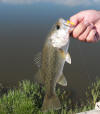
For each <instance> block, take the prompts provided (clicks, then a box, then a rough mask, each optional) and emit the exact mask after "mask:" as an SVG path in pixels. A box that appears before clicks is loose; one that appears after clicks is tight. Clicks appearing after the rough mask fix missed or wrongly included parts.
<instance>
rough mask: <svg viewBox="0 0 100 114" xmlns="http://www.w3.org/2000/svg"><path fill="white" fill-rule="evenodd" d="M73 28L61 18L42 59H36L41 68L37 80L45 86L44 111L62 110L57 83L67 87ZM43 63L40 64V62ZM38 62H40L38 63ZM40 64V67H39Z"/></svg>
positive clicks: (50, 35)
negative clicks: (65, 67)
mask: <svg viewBox="0 0 100 114" xmlns="http://www.w3.org/2000/svg"><path fill="white" fill-rule="evenodd" d="M71 31H72V27H71V24H70V23H67V21H66V20H64V19H62V18H60V19H59V20H58V21H57V22H56V24H54V25H53V27H52V30H51V31H50V33H49V35H48V36H47V39H46V41H45V44H44V46H43V50H42V53H41V54H39V56H41V57H38V58H37V57H36V59H35V62H36V63H37V65H38V66H39V67H40V69H39V71H38V72H37V74H36V76H35V79H36V80H37V81H38V82H40V83H42V84H44V86H45V88H46V93H45V97H44V101H43V105H42V110H43V111H47V110H50V109H56V110H57V109H59V108H61V105H60V101H59V99H58V97H57V95H56V92H55V88H56V83H58V84H60V85H63V86H67V81H66V78H65V76H64V75H63V67H64V63H65V61H66V62H68V63H69V64H71V58H70V55H69V53H68V48H69V42H70V36H69V34H70V32H71ZM40 59H41V61H40V62H39V60H40ZM37 60H38V61H37ZM39 63H40V65H39Z"/></svg>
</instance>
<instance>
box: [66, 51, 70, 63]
mask: <svg viewBox="0 0 100 114" xmlns="http://www.w3.org/2000/svg"><path fill="white" fill-rule="evenodd" d="M66 62H67V63H69V64H71V57H70V54H69V53H67V54H66Z"/></svg>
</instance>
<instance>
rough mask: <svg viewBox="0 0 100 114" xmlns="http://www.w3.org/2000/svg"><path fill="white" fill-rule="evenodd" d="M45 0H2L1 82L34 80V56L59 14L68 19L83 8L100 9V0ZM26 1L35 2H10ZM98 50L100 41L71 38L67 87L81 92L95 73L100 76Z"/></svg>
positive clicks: (0, 32)
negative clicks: (81, 40)
mask: <svg viewBox="0 0 100 114" xmlns="http://www.w3.org/2000/svg"><path fill="white" fill-rule="evenodd" d="M43 1H44V2H41V1H40V0H37V1H36V0H1V3H0V82H3V83H4V84H7V83H9V84H11V85H12V84H15V83H16V82H17V81H19V80H23V79H30V80H33V75H34V73H35V68H32V58H33V56H34V55H35V54H36V53H38V52H40V51H41V49H42V46H43V43H44V40H45V37H46V35H47V33H48V31H49V30H50V28H51V26H52V24H53V23H55V22H56V20H57V19H58V18H60V17H63V18H65V19H68V18H69V17H70V16H71V15H73V14H74V13H76V12H79V11H81V10H85V9H96V10H99V5H96V3H99V0H91V2H90V0H80V1H79V0H77V3H76V2H75V0H52V1H51V0H50V1H49V0H48V2H47V0H46V1H45V0H43ZM24 2H25V3H27V2H30V3H33V2H34V4H30V5H29V4H28V5H27V4H25V5H23V4H21V5H19V4H14V5H13V4H8V3H24ZM85 2H86V3H85ZM5 3H6V4H5ZM55 3H61V5H60V4H55ZM87 3H88V6H85V4H87ZM92 3H95V4H92ZM63 4H64V5H63ZM66 5H68V6H66ZM76 5H78V6H76ZM72 6H73V8H72ZM99 49H100V43H96V44H86V43H81V42H79V41H77V40H74V39H71V43H70V53H71V57H72V64H71V65H68V64H65V67H64V74H65V75H66V77H67V80H68V87H69V88H71V89H72V90H73V91H74V92H75V93H79V92H80V93H82V91H83V90H84V88H86V87H87V86H88V85H89V84H91V82H92V81H94V80H95V78H96V76H99V77H100V70H99V59H100V53H99Z"/></svg>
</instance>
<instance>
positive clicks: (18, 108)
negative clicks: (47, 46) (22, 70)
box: [0, 80, 100, 114]
mask: <svg viewBox="0 0 100 114" xmlns="http://www.w3.org/2000/svg"><path fill="white" fill-rule="evenodd" d="M44 94H45V89H44V88H43V87H42V86H40V85H38V84H34V83H32V82H30V81H22V82H20V83H19V86H18V88H15V89H12V90H11V89H10V90H8V92H7V93H5V94H3V95H2V96H1V98H0V114H74V113H76V112H81V111H86V110H90V109H93V108H94V106H95V103H96V102H97V101H98V100H99V99H100V80H97V81H96V82H95V83H93V84H92V86H91V88H90V87H89V88H88V90H87V92H86V101H85V102H83V101H80V102H81V105H79V104H76V103H73V100H72V99H71V98H70V94H69V93H68V92H67V91H65V90H63V89H57V95H58V97H59V99H60V101H61V104H62V108H61V109H60V110H59V111H53V110H52V111H50V112H44V113H43V112H42V111H41V106H42V103H43V97H44Z"/></svg>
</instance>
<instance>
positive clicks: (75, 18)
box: [70, 13, 83, 25]
mask: <svg viewBox="0 0 100 114" xmlns="http://www.w3.org/2000/svg"><path fill="white" fill-rule="evenodd" d="M82 20H83V16H82V15H80V13H77V14H75V15H74V16H72V17H70V21H71V22H73V23H74V24H75V25H77V24H78V23H79V22H81V21H82Z"/></svg>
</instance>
